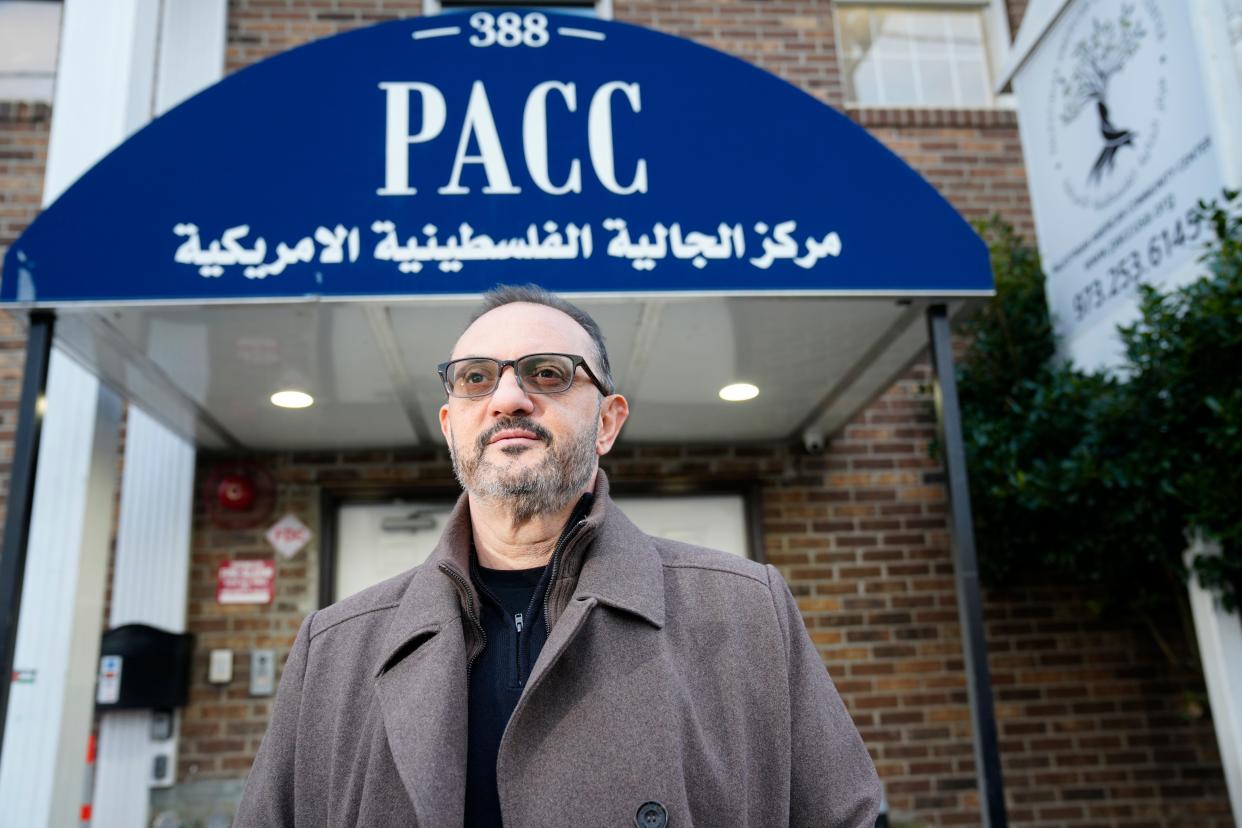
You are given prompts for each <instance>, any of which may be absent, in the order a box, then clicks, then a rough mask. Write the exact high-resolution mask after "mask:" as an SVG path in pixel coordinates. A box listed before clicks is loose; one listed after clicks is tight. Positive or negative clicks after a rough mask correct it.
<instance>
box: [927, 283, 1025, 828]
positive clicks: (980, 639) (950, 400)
mask: <svg viewBox="0 0 1242 828" xmlns="http://www.w3.org/2000/svg"><path fill="white" fill-rule="evenodd" d="M927 334H928V339H929V340H930V342H931V362H932V371H933V373H934V375H935V400H936V422H937V425H938V426H939V429H940V445H941V455H942V457H943V458H944V468H945V475H946V477H947V478H948V487H949V513H950V527H949V529H950V537H951V539H952V544H953V575H954V580H955V581H956V586H957V610H958V619H959V622H960V624H961V627H962V650H963V654H964V656H965V662H966V681H967V691H968V695H969V698H970V719H971V725H972V730H973V731H974V743H975V744H974V747H975V776H976V778H977V779H978V785H979V806H980V808H981V809H982V816H983V825H984V826H985V828H1005V826H1007V825H1008V817H1007V816H1006V814H1005V790H1004V786H1003V784H1002V780H1001V763H1000V748H999V746H998V744H997V739H996V715H995V712H994V711H993V708H992V674H991V672H990V670H989V669H988V644H987V637H986V635H985V632H984V628H983V601H982V598H981V597H980V592H979V565H978V559H977V558H976V555H975V524H974V517H973V516H972V514H971V510H970V486H969V482H968V480H967V475H966V445H965V442H964V441H963V439H962V412H961V408H960V406H959V405H958V400H957V378H956V375H955V374H954V369H953V342H952V340H951V338H950V332H949V313H948V309H947V308H946V306H945V305H932V306H931V307H929V308H928V309H927Z"/></svg>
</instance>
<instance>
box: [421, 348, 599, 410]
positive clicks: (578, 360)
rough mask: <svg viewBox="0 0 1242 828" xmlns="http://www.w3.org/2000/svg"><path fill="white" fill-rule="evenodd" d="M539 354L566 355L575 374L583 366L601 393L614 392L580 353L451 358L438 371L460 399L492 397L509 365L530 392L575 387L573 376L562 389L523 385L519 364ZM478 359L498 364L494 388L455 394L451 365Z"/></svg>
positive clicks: (544, 353)
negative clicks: (472, 392)
mask: <svg viewBox="0 0 1242 828" xmlns="http://www.w3.org/2000/svg"><path fill="white" fill-rule="evenodd" d="M539 356H555V357H565V358H566V359H568V360H569V361H570V362H571V363H572V371H573V372H574V374H577V371H578V368H579V367H581V368H582V370H583V371H585V372H586V375H587V377H588V378H589V379H590V380H591V382H592V383H594V385H595V387H596V388H598V389H599V392H600V393H601V394H603V395H604V396H605V397H608V396H611V395H612V392H611V391H609V390H608V389H607V388H605V387H604V384H603V383H602V382H600V381H599V377H597V376H595V372H594V371H592V370H591V366H590V365H588V364H587V361H586V360H585V359H583V358H582V357H581V356H579V355H578V354H558V353H556V352H554V351H539V352H538V353H534V354H524V355H523V356H520V357H518V358H517V359H493V358H492V357H474V356H470V357H461V358H460V359H450V360H449V361H448V362H441V363H440V364H439V365H437V366H436V373H437V374H439V375H440V382H441V383H443V384H444V392H445V393H446V394H448V395H449V396H450V397H456V398H457V399H459V400H478V399H482V398H484V397H490V396H491V395H492V394H495V393H496V386H498V385H500V380H501V378H502V377H503V376H504V373H505V368H509V367H512V368H513V378H514V379H515V380H516V381H517V384H518V388H521V389H522V390H523V391H525V392H526V393H528V394H564V393H565V392H566V391H568V390H569V389H571V388H573V387H574V382H573V379H572V378H571V379H570V381H569V385H566V386H565V387H564V388H562V389H561V390H560V391H541V390H539V389H535V388H527V387H526V386H525V385H523V384H522V374H521V372H520V371H518V369H517V364H518V363H519V362H521V361H522V360H524V359H530V358H531V357H539ZM478 360H487V361H488V362H494V363H495V364H496V385H495V386H492V390H490V391H488V392H487V393H486V394H474V395H469V394H454V393H453V385H452V383H450V382H449V378H448V371H449V367H450V366H452V365H454V364H456V363H458V362H477V361H478Z"/></svg>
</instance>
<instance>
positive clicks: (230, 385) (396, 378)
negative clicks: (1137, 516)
mask: <svg viewBox="0 0 1242 828" xmlns="http://www.w3.org/2000/svg"><path fill="white" fill-rule="evenodd" d="M576 301H577V302H578V303H579V304H580V305H582V307H584V308H585V309H586V310H587V311H588V312H589V313H591V314H592V315H593V316H594V317H595V318H596V320H597V321H598V322H599V323H600V325H601V327H602V328H603V331H604V334H605V336H606V337H607V343H608V350H609V357H610V359H611V361H612V365H613V372H614V376H615V379H616V381H617V387H618V390H619V391H620V392H621V393H623V394H625V395H626V397H627V398H628V399H629V401H630V405H631V417H630V420H629V423H628V424H627V425H626V427H625V430H624V432H623V434H622V440H623V441H631V442H644V443H647V442H674V441H676V442H685V441H691V442H716V441H730V442H735V441H768V440H778V439H786V438H796V439H801V434H802V433H803V431H805V430H806V429H808V428H809V429H813V430H818V431H820V432H821V433H823V434H825V435H831V434H832V433H833V432H835V431H836V430H838V429H839V428H840V427H841V426H842V425H844V424H845V423H846V422H848V420H849V419H850V418H851V417H852V416H853V415H854V414H855V413H856V412H857V411H858V410H859V409H860V408H862V407H863V406H864V405H866V403H867V402H869V401H870V400H871V399H872V398H874V397H875V396H876V395H878V394H879V393H881V392H882V391H883V390H884V389H885V388H887V387H888V386H889V385H890V384H891V383H892V381H893V380H894V379H895V378H896V377H897V376H898V375H899V374H900V373H901V372H902V371H903V370H904V369H905V368H906V367H907V366H908V365H909V363H910V362H911V360H913V359H914V358H916V357H917V356H918V355H919V354H920V353H921V352H922V350H923V349H924V348H925V347H926V343H927V334H926V327H925V322H924V315H923V311H924V309H925V304H924V302H923V300H919V299H915V300H895V299H893V298H874V299H866V298H859V299H842V298H836V297H834V298H784V297H737V298H659V299H651V300H642V299H635V298H630V297H626V298H617V297H609V298H591V297H587V298H580V299H578V300H576ZM475 304H476V300H474V299H471V300H453V299H421V300H412V301H406V300H397V301H393V302H383V301H369V302H365V303H351V302H297V303H293V302H290V303H288V304H262V305H259V304H245V305H209V306H205V307H197V308H191V307H170V306H164V307H159V306H128V307H126V306H118V307H113V308H108V309H100V308H98V307H96V308H90V309H88V308H85V307H81V306H79V307H77V308H74V307H70V308H62V309H61V310H60V311H59V316H58V323H57V342H58V343H59V344H60V345H61V346H62V347H63V348H65V350H66V351H68V352H69V353H70V354H71V355H73V356H74V357H75V358H76V359H78V360H79V361H81V362H83V363H84V364H86V365H87V367H89V368H91V369H93V370H94V371H95V372H96V373H97V374H98V375H99V376H100V377H101V378H102V379H103V380H104V381H105V382H106V383H108V384H109V385H110V386H112V387H113V388H115V389H116V390H117V391H118V392H119V393H121V394H122V395H123V396H125V397H126V398H128V399H129V400H131V401H132V402H134V403H136V404H137V405H139V406H141V407H142V408H143V409H144V410H146V411H148V412H149V413H151V414H152V415H154V416H156V417H158V418H160V419H161V420H163V421H164V422H166V423H167V424H168V425H169V426H170V427H172V428H173V429H174V430H176V431H178V432H180V433H182V434H183V435H185V436H187V437H189V438H191V439H193V440H194V441H195V442H196V443H197V444H198V445H200V446H202V447H204V448H211V449H229V448H232V449H246V450H286V449H329V448H363V447H379V446H384V447H392V446H418V445H437V444H439V442H440V441H441V437H440V433H439V426H438V423H437V414H436V412H437V410H438V408H439V406H440V404H441V403H442V402H443V399H444V392H443V389H442V387H441V386H440V382H439V379H438V377H437V376H436V374H435V365H436V364H437V363H439V362H441V361H443V360H444V359H446V358H447V355H448V353H449V351H450V349H451V348H452V345H453V343H454V341H455V340H456V338H457V336H458V334H459V333H460V332H461V331H462V330H463V329H464V328H465V326H466V323H467V320H468V318H469V315H470V312H471V310H472V309H473V307H474V306H475ZM960 307H961V305H960V303H958V305H956V306H953V307H951V312H952V311H956V310H960ZM734 382H750V383H753V384H755V385H756V386H758V387H759V389H760V393H759V396H758V397H757V398H755V399H753V400H750V401H747V402H725V401H723V400H721V399H720V398H719V396H718V392H719V390H720V389H721V388H722V387H723V386H725V385H727V384H729V383H734ZM285 388H297V389H299V390H304V391H307V392H309V393H310V394H312V395H313V396H314V398H315V404H314V405H313V406H311V407H310V408H306V409H299V410H290V409H281V408H277V407H275V406H274V405H272V404H271V402H270V401H269V398H270V397H271V395H272V393H273V392H275V391H277V390H281V389H285Z"/></svg>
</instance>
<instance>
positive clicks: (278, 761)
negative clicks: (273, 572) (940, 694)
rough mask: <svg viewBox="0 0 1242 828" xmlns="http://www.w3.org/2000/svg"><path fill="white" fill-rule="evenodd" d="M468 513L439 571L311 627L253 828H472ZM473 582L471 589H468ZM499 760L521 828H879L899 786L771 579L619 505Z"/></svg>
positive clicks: (565, 568) (598, 503)
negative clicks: (651, 818)
mask: <svg viewBox="0 0 1242 828" xmlns="http://www.w3.org/2000/svg"><path fill="white" fill-rule="evenodd" d="M469 519H470V518H469V509H468V507H467V505H466V500H465V498H464V497H463V498H462V500H461V501H460V502H459V503H458V505H457V509H456V510H455V512H454V513H453V517H452V518H451V520H450V523H449V525H448V526H447V527H446V529H445V532H444V535H443V537H442V538H441V540H440V543H439V545H438V546H437V547H436V550H435V551H434V552H433V554H432V556H431V558H430V559H429V560H428V561H427V563H425V564H423V565H422V566H419V567H417V568H415V569H413V570H411V571H410V572H407V573H405V574H404V575H400V576H398V577H396V578H393V579H391V580H388V581H385V582H384V583H381V584H378V585H376V586H374V587H372V588H370V589H368V590H365V591H363V592H361V593H359V594H358V595H355V596H352V597H350V598H347V599H345V600H344V601H341V602H340V603H338V604H335V605H333V606H331V607H328V608H327V609H323V610H320V611H319V612H316V613H313V614H312V615H311V616H310V617H308V618H307V619H306V621H305V622H304V623H303V624H302V629H301V631H300V632H299V633H298V636H297V641H296V642H295V644H294V647H293V651H292V652H291V653H290V654H289V660H288V662H287V663H286V665H285V669H284V673H283V674H282V676H281V680H280V688H279V691H278V693H277V696H276V705H275V710H274V713H273V716H272V720H271V724H270V726H269V728H268V732H267V735H266V736H265V737H264V739H263V744H262V746H261V747H260V748H259V753H258V756H257V758H256V759H255V763H254V767H253V769H252V770H251V772H250V777H249V779H248V780H247V783H246V790H245V793H244V794H243V797H242V802H241V806H240V808H239V810H238V813H237V817H236V820H235V821H234V823H233V824H234V826H236V828H252V827H253V828H272V827H273V826H299V828H301V827H302V826H331V828H344V826H366V827H367V828H381V826H402V828H411V827H412V826H436V828H441V826H460V825H461V823H462V813H463V807H464V805H463V798H464V794H465V784H466V724H467V722H466V689H467V674H466V671H467V663H468V660H469V659H470V653H471V652H477V651H478V650H480V649H481V646H482V643H481V641H479V640H477V639H478V632H477V631H476V628H475V625H474V624H473V623H472V622H471V621H469V620H467V616H466V615H465V614H464V613H463V608H464V607H467V606H472V604H471V602H472V601H474V596H473V594H472V591H471V588H470V587H468V586H466V584H468V579H464V580H461V581H459V580H458V579H457V578H458V577H464V575H465V573H466V572H468V569H467V563H468V560H469V557H468V556H469V555H470V544H471V540H470V538H471V533H470V524H469ZM454 573H456V575H454ZM549 617H550V619H551V620H552V624H553V626H552V633H551V635H550V636H549V638H548V641H547V643H546V644H545V645H544V648H543V652H542V653H541V654H540V656H539V660H538V662H537V663H536V664H535V666H534V670H533V672H532V673H531V677H530V681H529V682H528V683H527V686H526V689H525V690H524V692H523V694H522V697H521V700H520V701H519V702H518V706H517V709H516V710H515V711H514V713H513V717H512V719H511V720H510V722H509V726H508V728H507V729H506V731H505V735H504V739H503V741H502V742H501V746H500V756H499V760H498V763H497V776H498V779H499V787H500V802H501V808H502V810H503V813H504V819H505V825H506V826H509V828H535V827H536V826H539V827H540V828H548V826H574V828H579V827H580V826H610V828H632V826H633V825H634V824H635V815H636V813H637V811H638V809H639V807H640V806H641V805H643V804H644V803H646V802H649V801H653V800H654V801H656V802H659V803H661V804H662V805H663V806H664V808H665V809H666V812H667V825H668V828H688V826H692V825H694V826H700V827H701V828H721V826H786V825H793V826H829V825H832V826H838V825H839V826H871V825H874V823H875V818H876V813H877V811H878V808H879V799H880V785H879V780H878V779H877V777H876V773H875V768H874V767H873V765H872V763H871V758H870V757H869V756H868V754H867V751H866V749H865V748H864V747H863V744H862V740H861V739H860V738H859V735H858V731H857V730H856V729H855V728H854V724H853V722H852V721H851V720H850V717H849V714H848V713H847V712H846V711H845V707H844V706H843V705H842V703H841V699H840V697H839V696H838V695H837V692H836V690H835V689H834V688H833V685H832V682H831V680H830V679H829V677H828V672H827V671H826V670H825V669H824V665H823V663H822V662H821V661H820V659H819V655H818V654H817V653H816V651H815V648H814V646H813V645H812V644H811V642H810V640H809V638H808V637H807V634H806V629H805V628H804V626H803V624H802V618H801V616H800V615H799V614H798V609H797V607H796V605H795V604H794V600H793V597H792V596H791V595H790V593H789V590H788V588H787V587H786V586H785V583H784V581H782V580H781V577H780V575H779V574H777V572H776V570H775V569H773V568H772V567H771V566H766V567H765V566H762V565H760V564H757V563H754V562H753V561H746V560H742V559H740V558H737V557H734V556H729V555H725V554H723V553H720V552H711V551H709V550H705V549H701V548H698V547H693V546H689V545H687V544H683V543H677V542H674V541H667V540H661V539H657V538H652V537H650V536H648V535H645V534H643V533H642V532H641V531H640V530H639V529H638V528H637V527H636V526H634V524H633V523H631V522H630V521H629V520H628V519H627V518H626V517H625V516H624V515H623V514H622V513H621V512H620V511H619V510H618V509H617V507H616V506H615V505H613V503H612V502H611V500H610V499H609V498H608V482H607V479H606V478H605V477H604V475H603V473H602V472H601V473H600V476H599V483H598V485H597V488H596V500H595V504H594V506H593V508H592V510H591V512H590V514H589V515H588V516H587V518H586V519H585V521H584V522H583V523H582V524H581V525H580V527H579V531H578V533H577V534H576V535H575V536H574V540H573V541H572V542H570V543H569V544H567V546H566V548H565V550H564V552H563V553H562V556H561V561H560V565H559V566H558V567H557V574H556V578H555V580H554V582H553V584H552V586H551V587H550V590H549Z"/></svg>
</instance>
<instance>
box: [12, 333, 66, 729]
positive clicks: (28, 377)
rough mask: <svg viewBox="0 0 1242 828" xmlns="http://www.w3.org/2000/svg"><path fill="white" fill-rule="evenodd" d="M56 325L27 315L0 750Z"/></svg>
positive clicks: (14, 473) (14, 478) (14, 469)
mask: <svg viewBox="0 0 1242 828" xmlns="http://www.w3.org/2000/svg"><path fill="white" fill-rule="evenodd" d="M55 323H56V315H55V314H54V313H52V312H51V311H46V310H34V311H31V312H30V327H29V330H28V331H27V337H26V368H25V371H24V372H23V374H22V399H21V403H20V404H19V406H18V410H17V441H16V444H15V445H14V447H13V466H12V471H11V472H10V475H9V497H8V503H7V504H6V510H5V516H4V547H3V549H2V550H0V749H3V746H4V726H5V722H6V721H7V720H8V713H9V690H10V689H12V687H13V681H12V676H13V656H14V650H15V649H16V647H17V619H18V618H19V617H20V614H21V604H22V584H23V582H24V580H25V577H26V547H27V541H29V539H30V514H31V510H32V509H33V508H34V485H35V470H36V467H37V465H38V461H39V438H40V436H41V435H42V433H43V399H44V397H45V396H46V394H47V371H48V365H49V363H50V362H51V356H52V332H53V328H54V327H55Z"/></svg>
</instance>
